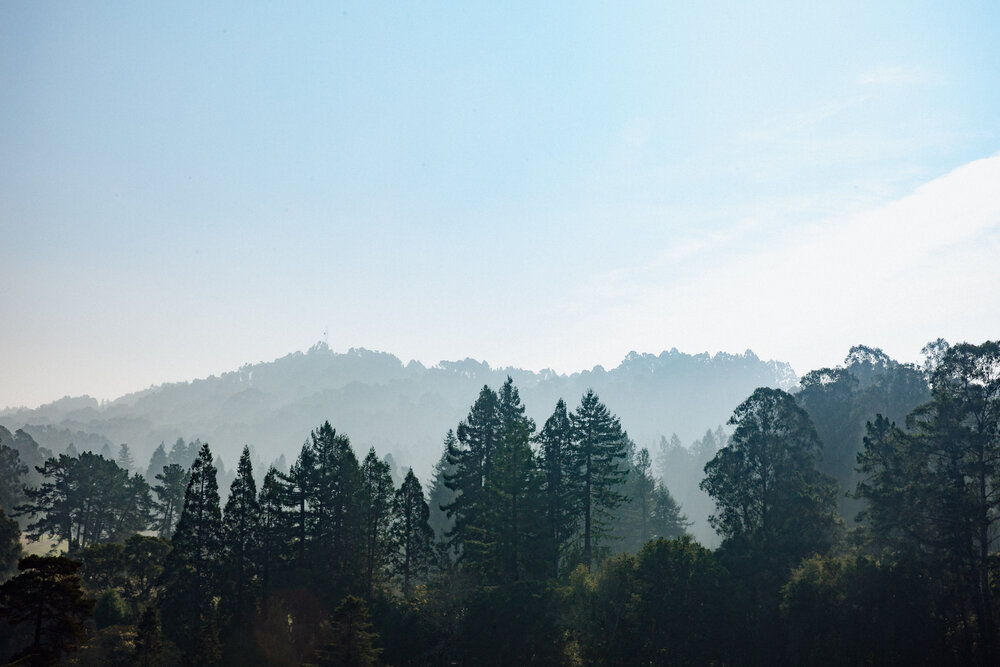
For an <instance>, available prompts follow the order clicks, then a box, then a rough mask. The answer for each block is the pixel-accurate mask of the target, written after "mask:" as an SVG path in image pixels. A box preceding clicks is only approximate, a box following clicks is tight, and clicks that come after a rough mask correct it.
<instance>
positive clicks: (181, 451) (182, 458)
mask: <svg viewBox="0 0 1000 667" xmlns="http://www.w3.org/2000/svg"><path fill="white" fill-rule="evenodd" d="M191 445H194V443H191ZM196 458H198V451H197V450H195V451H194V452H192V451H191V447H190V446H188V444H187V443H185V442H184V439H183V438H177V441H176V442H175V443H174V444H173V447H171V448H170V455H169V457H168V461H169V463H176V464H177V465H179V466H180V467H182V468H184V469H185V470H187V469H188V468H190V467H191V464H192V463H193V462H194V460H195V459H196Z"/></svg>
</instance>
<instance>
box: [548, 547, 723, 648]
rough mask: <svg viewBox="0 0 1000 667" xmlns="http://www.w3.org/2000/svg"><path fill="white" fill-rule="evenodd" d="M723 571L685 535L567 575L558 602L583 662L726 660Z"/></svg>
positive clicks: (708, 552) (712, 557)
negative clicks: (567, 581)
mask: <svg viewBox="0 0 1000 667" xmlns="http://www.w3.org/2000/svg"><path fill="white" fill-rule="evenodd" d="M726 594H727V591H726V574H725V572H724V570H723V568H722V567H721V566H720V565H719V564H718V563H717V561H716V559H715V557H714V555H713V554H712V552H710V551H708V550H707V549H705V548H704V547H702V546H700V545H698V544H697V543H696V542H694V541H693V540H692V539H691V538H690V537H686V536H685V537H682V538H679V539H675V540H665V539H658V540H655V541H652V542H649V543H648V544H646V546H645V547H643V549H642V550H641V551H640V552H639V553H638V554H637V555H635V556H632V555H628V554H623V555H620V556H616V557H614V558H611V559H608V560H606V561H605V562H604V563H603V565H602V566H601V569H600V571H599V572H598V573H596V574H589V573H587V572H586V570H584V569H583V568H582V567H581V568H580V569H578V570H577V571H576V572H574V573H573V575H572V576H571V578H570V586H569V589H568V590H567V596H568V600H567V601H566V605H567V607H568V611H569V613H570V619H571V629H572V632H573V637H574V639H575V641H576V643H577V644H578V646H579V649H580V653H581V655H582V657H583V659H584V662H585V663H586V664H596V665H640V664H642V665H707V664H713V663H724V662H725V661H726V660H727V653H726V643H727V642H726V641H725V640H726V638H727V636H728V634H729V632H730V628H729V622H728V618H727V615H726V614H727V605H726Z"/></svg>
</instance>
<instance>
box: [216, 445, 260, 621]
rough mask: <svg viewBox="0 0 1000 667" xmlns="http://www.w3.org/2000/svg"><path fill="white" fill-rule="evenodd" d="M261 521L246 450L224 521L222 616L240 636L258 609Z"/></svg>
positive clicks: (233, 484)
mask: <svg viewBox="0 0 1000 667" xmlns="http://www.w3.org/2000/svg"><path fill="white" fill-rule="evenodd" d="M260 519H261V510H260V504H259V503H258V500H257V485H256V483H255V482H254V479H253V464H252V462H251V461H250V449H249V448H248V447H244V448H243V454H242V455H241V456H240V462H239V464H238V466H237V469H236V478H235V479H234V480H233V483H232V486H231V487H230V490H229V498H228V499H227V500H226V508H225V511H224V513H223V520H222V537H223V560H222V564H223V566H222V596H221V598H220V600H219V607H220V616H221V618H222V619H223V625H224V626H226V627H228V628H230V629H231V630H233V631H236V632H240V631H243V630H245V629H247V628H248V627H249V624H250V621H251V620H252V618H253V614H254V611H255V608H256V604H255V603H256V591H257V585H258V583H259V582H258V580H257V569H258V567H259V563H258V557H259V553H260Z"/></svg>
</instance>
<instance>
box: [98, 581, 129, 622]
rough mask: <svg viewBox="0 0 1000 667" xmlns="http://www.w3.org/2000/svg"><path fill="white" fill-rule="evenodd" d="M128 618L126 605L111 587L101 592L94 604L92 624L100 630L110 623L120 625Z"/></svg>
mask: <svg viewBox="0 0 1000 667" xmlns="http://www.w3.org/2000/svg"><path fill="white" fill-rule="evenodd" d="M128 620H129V611H128V607H127V606H126V605H125V601H124V600H122V596H120V595H119V594H118V591H116V590H114V589H113V588H112V589H110V590H106V591H104V592H103V593H101V596H100V597H99V598H97V603H96V604H95V605H94V625H96V626H97V629H98V630H102V629H104V628H106V627H108V626H110V625H122V624H124V623H126V622H127V621H128Z"/></svg>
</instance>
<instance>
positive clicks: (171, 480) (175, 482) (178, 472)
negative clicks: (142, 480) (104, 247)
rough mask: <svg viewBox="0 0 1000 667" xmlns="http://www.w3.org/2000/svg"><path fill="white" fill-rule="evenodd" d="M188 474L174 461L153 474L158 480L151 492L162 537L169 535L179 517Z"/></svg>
mask: <svg viewBox="0 0 1000 667" xmlns="http://www.w3.org/2000/svg"><path fill="white" fill-rule="evenodd" d="M189 476H190V473H189V471H188V470H186V469H185V468H182V467H181V466H179V465H177V464H176V463H171V464H169V465H165V466H163V468H162V472H160V473H159V474H157V475H155V476H154V478H155V479H156V481H157V482H159V484H157V485H156V486H155V487H153V492H154V493H155V494H156V503H155V507H156V512H157V514H158V515H159V520H158V521H157V530H158V531H159V533H160V535H161V536H163V537H169V536H170V535H171V534H172V533H173V531H174V528H175V527H176V525H177V520H178V519H179V518H180V514H181V508H182V507H183V505H184V493H185V491H186V490H187V487H188V482H189V481H190V477H189Z"/></svg>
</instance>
